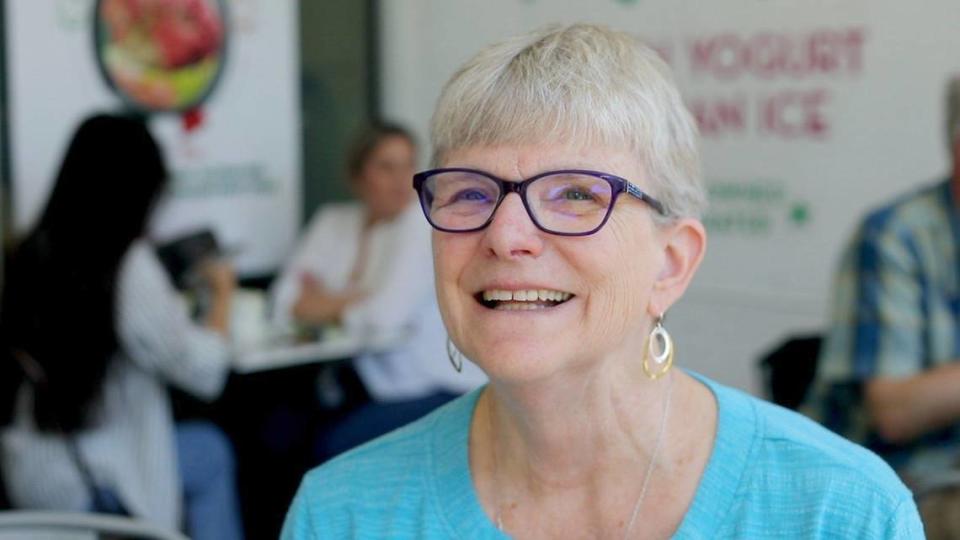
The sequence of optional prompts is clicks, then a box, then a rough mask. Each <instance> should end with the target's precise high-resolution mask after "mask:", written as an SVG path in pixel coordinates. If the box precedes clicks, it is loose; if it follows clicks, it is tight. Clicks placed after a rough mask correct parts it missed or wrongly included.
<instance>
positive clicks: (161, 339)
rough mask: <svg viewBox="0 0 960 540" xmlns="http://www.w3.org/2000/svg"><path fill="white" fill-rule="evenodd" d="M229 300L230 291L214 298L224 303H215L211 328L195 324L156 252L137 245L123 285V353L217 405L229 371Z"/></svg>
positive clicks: (119, 324) (120, 299) (121, 279)
mask: <svg viewBox="0 0 960 540" xmlns="http://www.w3.org/2000/svg"><path fill="white" fill-rule="evenodd" d="M222 277H225V276H222ZM231 290H232V289H231ZM225 294H226V291H224V290H220V291H219V292H216V291H215V292H214V295H215V296H219V297H220V298H219V299H218V300H215V301H214V309H212V310H211V314H210V316H209V318H208V325H209V327H207V326H202V325H198V324H196V323H194V322H193V321H192V320H191V319H190V316H189V313H188V311H187V306H186V305H185V303H184V302H183V301H182V299H181V298H180V297H179V295H178V294H177V291H176V289H175V288H174V287H173V284H172V283H171V282H170V278H169V276H167V274H166V272H165V270H164V269H163V267H162V266H161V264H160V261H159V260H158V259H157V257H156V255H155V254H154V253H153V251H152V249H151V248H150V247H149V246H147V245H146V244H143V243H140V242H138V243H135V244H134V245H133V247H131V249H130V251H129V252H128V253H127V256H126V258H125V260H124V263H123V265H122V267H121V271H120V276H119V283H118V303H117V319H118V320H117V329H118V337H119V339H120V344H121V347H122V348H123V350H124V351H125V352H126V353H127V355H128V356H130V358H131V359H132V360H133V361H134V362H135V363H137V364H139V365H140V366H142V367H143V368H144V369H146V370H147V371H150V372H153V373H156V374H157V375H159V376H161V377H162V378H164V379H166V380H168V381H169V382H171V383H173V384H174V385H176V386H178V387H180V388H182V389H183V390H185V391H187V392H190V393H191V394H194V395H196V396H197V397H201V398H206V399H213V398H214V397H216V396H217V395H218V394H219V393H220V391H221V390H222V388H223V384H224V382H225V381H226V376H227V372H228V369H229V355H230V350H229V344H228V342H227V340H226V338H225V334H226V328H227V324H226V320H227V317H228V315H227V314H226V312H225V310H226V311H228V310H229V300H225V299H224V298H223V297H222V296H223V295H225Z"/></svg>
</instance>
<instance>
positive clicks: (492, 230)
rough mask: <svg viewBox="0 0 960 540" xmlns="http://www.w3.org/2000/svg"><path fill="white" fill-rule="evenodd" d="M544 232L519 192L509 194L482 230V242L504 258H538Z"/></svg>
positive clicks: (541, 249)
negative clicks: (529, 211)
mask: <svg viewBox="0 0 960 540" xmlns="http://www.w3.org/2000/svg"><path fill="white" fill-rule="evenodd" d="M543 234H544V233H543V232H542V231H540V229H538V228H537V226H536V225H535V224H534V223H533V219H532V218H531V217H530V214H528V213H527V209H526V207H525V206H524V205H523V200H521V199H520V195H518V194H516V193H508V194H507V196H506V197H504V199H503V202H502V203H500V207H499V208H497V211H496V212H495V213H494V215H493V220H492V221H491V222H490V225H488V226H487V228H486V229H485V230H484V244H485V247H486V248H487V249H488V250H489V251H490V253H492V254H493V255H495V256H496V257H499V258H503V259H516V258H518V257H524V256H532V257H537V256H539V255H540V253H541V252H542V251H543Z"/></svg>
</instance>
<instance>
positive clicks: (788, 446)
mask: <svg viewBox="0 0 960 540" xmlns="http://www.w3.org/2000/svg"><path fill="white" fill-rule="evenodd" d="M703 381H704V382H705V383H706V384H707V386H708V387H710V389H711V390H712V391H713V392H714V394H715V396H716V397H717V402H718V405H719V409H720V413H719V417H720V422H719V427H718V430H717V440H716V443H715V450H714V454H715V455H714V457H713V458H711V466H721V464H719V463H717V464H714V463H713V462H714V461H722V462H723V463H722V466H723V467H730V466H734V469H736V470H737V472H738V473H739V474H737V475H736V477H737V478H738V482H739V485H738V486H736V491H737V492H738V493H739V494H740V495H739V497H738V501H739V502H738V510H739V511H738V512H734V514H737V513H741V514H743V515H741V516H740V517H739V518H740V519H741V520H743V521H744V522H745V523H749V522H751V520H752V519H753V518H751V517H750V516H751V515H752V514H753V511H754V510H757V509H763V512H764V516H753V517H754V518H758V519H757V520H756V521H757V522H759V523H763V524H764V526H766V525H771V524H772V523H773V522H774V521H776V520H780V519H782V520H786V521H790V520H796V521H797V526H801V527H802V526H810V527H815V528H818V529H817V530H819V531H820V532H823V531H824V530H825V529H824V528H826V529H830V530H832V531H834V532H843V531H847V532H850V531H856V530H861V531H863V530H874V531H875V532H877V533H878V534H880V533H881V531H886V530H888V529H889V528H890V527H895V528H897V527H900V528H902V527H907V528H908V529H910V528H911V527H916V526H919V518H918V517H917V513H916V507H915V505H914V503H913V497H912V495H911V493H910V491H909V490H908V489H907V488H906V486H905V485H904V484H903V482H902V481H901V480H900V478H899V477H898V476H897V475H896V473H894V471H893V469H891V468H890V466H889V465H887V463H886V462H884V461H883V460H882V459H880V458H879V457H878V456H877V455H876V454H874V453H872V452H870V451H869V450H867V449H865V448H863V447H861V446H859V445H857V444H854V443H852V442H850V441H848V440H846V439H844V438H842V437H840V436H839V435H836V434H835V433H833V432H831V431H829V430H827V429H826V428H824V427H822V426H820V425H819V424H817V423H816V422H814V421H812V420H810V419H809V418H807V417H804V416H802V415H800V414H798V413H796V412H794V411H790V410H787V409H785V408H783V407H780V406H778V405H774V404H772V403H769V402H767V401H764V400H761V399H758V398H756V397H753V396H750V395H747V394H746V393H744V392H741V391H739V390H735V389H733V388H729V387H726V386H723V385H720V384H717V383H715V382H712V381H709V380H707V379H703ZM736 464H739V467H736V466H735V465H736ZM771 509H778V511H781V513H782V515H780V516H775V515H767V514H770V512H771V511H772V510H771ZM827 511H829V512H831V519H830V520H829V522H823V523H821V522H820V521H819V518H818V517H817V516H820V517H822V512H827ZM771 520H773V521H771ZM786 521H785V522H786Z"/></svg>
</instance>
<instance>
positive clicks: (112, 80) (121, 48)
mask: <svg viewBox="0 0 960 540" xmlns="http://www.w3.org/2000/svg"><path fill="white" fill-rule="evenodd" d="M95 13H96V15H95V16H96V24H95V29H96V31H95V32H94V35H95V46H96V53H97V61H98V63H99V65H100V69H101V71H102V73H103V76H104V77H105V78H106V80H107V83H108V84H109V85H110V86H111V87H112V88H113V89H114V90H115V91H116V92H117V93H118V94H119V95H120V97H121V98H123V99H124V101H126V102H127V103H128V104H130V105H132V106H134V107H136V108H138V109H142V110H147V111H156V112H180V111H187V110H190V109H192V108H195V107H197V106H198V105H199V104H200V103H201V102H202V101H203V100H204V99H206V97H207V96H208V95H209V94H210V92H211V91H212V90H213V88H214V86H215V85H216V83H217V80H218V78H219V76H220V73H221V71H222V70H223V65H224V60H225V48H226V47H225V44H226V39H225V37H226V24H225V20H226V17H225V14H226V13H225V7H224V4H223V1H222V0H98V1H97V5H96V12H95Z"/></svg>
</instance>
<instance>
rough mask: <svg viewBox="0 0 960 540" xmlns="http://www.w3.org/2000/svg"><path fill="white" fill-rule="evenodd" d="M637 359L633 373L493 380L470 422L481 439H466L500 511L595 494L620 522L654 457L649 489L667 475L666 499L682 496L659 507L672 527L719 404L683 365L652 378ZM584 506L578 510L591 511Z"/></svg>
mask: <svg viewBox="0 0 960 540" xmlns="http://www.w3.org/2000/svg"><path fill="white" fill-rule="evenodd" d="M637 368H638V369H637V370H636V371H637V375H638V376H629V377H627V376H621V377H611V376H612V375H622V374H614V373H610V374H593V375H592V376H585V377H583V376H581V377H572V378H568V379H567V380H568V381H569V382H567V383H566V384H564V383H558V382H557V381H549V382H542V383H525V384H517V385H510V384H506V383H503V382H497V381H493V382H491V387H490V388H488V390H487V391H486V392H484V394H483V396H481V400H480V403H479V404H478V407H477V413H476V414H475V416H474V421H473V425H472V427H471V429H472V437H474V438H473V439H472V440H476V441H478V444H476V445H473V444H471V467H472V468H473V469H474V473H475V478H476V479H477V489H478V492H479V493H480V497H481V500H482V501H483V503H484V506H485V507H486V508H488V511H490V512H491V514H492V515H493V516H495V517H496V519H500V518H501V516H502V515H504V514H505V515H506V516H507V517H504V518H503V519H504V520H506V521H511V520H513V519H515V520H516V521H518V522H521V523H522V522H523V521H524V520H523V519H521V518H518V517H517V516H512V515H511V514H513V513H516V512H520V511H521V509H522V508H524V507H525V508H527V509H530V508H536V511H537V512H544V511H546V510H545V506H543V505H546V506H550V505H551V503H550V502H549V501H550V500H553V501H564V502H569V501H580V502H578V503H577V504H574V505H573V507H574V508H576V507H577V505H578V504H583V501H586V503H585V504H586V505H587V506H589V505H590V504H592V503H593V501H596V504H597V505H598V507H599V508H600V509H601V510H597V512H598V513H599V512H602V511H603V510H602V509H605V508H610V509H611V510H610V513H611V516H610V519H613V520H623V521H626V520H627V519H629V514H630V511H631V510H632V508H633V506H634V503H635V501H636V500H637V498H638V497H640V493H639V489H640V486H641V484H642V483H644V476H645V474H644V472H645V471H646V470H647V469H648V466H650V465H651V462H653V466H652V467H655V468H656V470H655V474H654V475H653V482H652V483H651V486H650V490H651V492H657V491H660V492H659V493H657V494H656V496H657V498H660V497H661V496H662V495H664V494H663V493H662V490H663V487H664V482H663V479H664V478H667V479H669V481H668V482H667V483H668V484H669V483H673V484H674V485H672V486H670V487H669V489H670V490H671V493H670V495H671V497H670V498H674V499H679V500H681V501H682V504H681V505H680V506H679V507H677V508H675V509H673V510H675V511H674V512H673V513H671V512H670V511H669V510H667V511H664V512H663V515H664V517H665V518H666V519H667V521H668V522H669V523H670V524H671V525H670V526H675V525H676V524H678V523H679V520H680V519H681V518H682V516H683V513H684V512H685V511H686V507H687V504H688V503H689V502H690V500H692V497H693V493H694V492H695V490H696V486H697V484H698V482H699V478H700V475H701V474H702V472H703V469H704V468H705V465H706V462H707V459H708V458H709V453H710V450H711V448H712V442H713V436H714V429H715V414H709V413H711V412H714V413H715V410H716V409H715V403H714V401H713V397H712V394H710V391H709V390H708V389H706V388H705V387H703V386H702V385H701V384H700V383H698V382H696V381H694V380H692V379H691V378H690V377H689V376H687V375H685V374H684V373H682V372H679V371H675V372H673V373H671V374H670V375H669V376H668V377H664V378H662V379H659V380H657V381H651V380H649V379H646V378H645V377H644V376H643V375H642V374H640V373H639V366H637ZM671 378H672V384H673V389H672V391H670V390H669V388H670V381H671ZM671 393H672V397H671V398H670V399H671V402H672V403H671V408H670V412H669V416H668V415H667V414H666V411H667V409H666V407H665V406H664V405H665V404H666V400H667V399H668V395H669V394H671ZM658 438H662V440H661V441H658ZM661 443H662V447H661V450H659V451H657V447H658V446H659V445H660V444H661ZM652 467H651V468H652ZM658 479H659V481H658ZM558 494H560V495H561V496H560V497H559V498H558V497H557V495H558ZM653 496H654V495H651V497H653ZM668 499H669V498H668ZM664 500H666V499H664ZM611 501H613V502H611ZM562 504H563V503H561V505H562ZM571 510H572V509H571ZM581 510H582V507H581ZM557 511H558V512H560V513H561V514H562V513H563V510H562V509H560V510H557ZM581 514H582V515H581V516H578V517H577V519H579V518H581V517H584V518H585V517H587V515H588V514H589V512H586V513H585V512H581ZM597 521H602V519H600V518H598V519H597ZM608 521H609V520H608ZM674 522H675V523H674ZM511 532H514V531H511Z"/></svg>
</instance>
